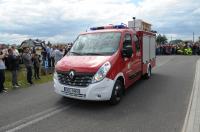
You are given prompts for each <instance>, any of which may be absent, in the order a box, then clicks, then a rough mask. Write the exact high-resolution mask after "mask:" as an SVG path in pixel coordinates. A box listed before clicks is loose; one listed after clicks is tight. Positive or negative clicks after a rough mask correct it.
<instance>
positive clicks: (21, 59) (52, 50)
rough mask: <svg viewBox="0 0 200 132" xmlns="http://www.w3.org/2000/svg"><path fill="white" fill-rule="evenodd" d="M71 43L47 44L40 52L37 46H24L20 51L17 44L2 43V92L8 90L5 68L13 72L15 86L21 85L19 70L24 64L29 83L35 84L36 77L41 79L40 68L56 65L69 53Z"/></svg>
mask: <svg viewBox="0 0 200 132" xmlns="http://www.w3.org/2000/svg"><path fill="white" fill-rule="evenodd" d="M70 48H71V46H69V45H51V44H49V45H47V46H46V47H43V48H41V50H39V53H38V51H37V49H36V47H23V48H22V49H21V50H20V52H19V51H18V49H17V48H16V46H6V45H0V93H2V92H6V89H5V88H4V82H5V70H8V71H10V72H11V75H12V86H13V88H18V87H20V84H19V83H18V79H17V78H18V71H19V69H20V64H23V65H24V66H25V68H26V72H27V83H29V84H31V85H32V84H33V83H34V82H33V81H32V78H33V77H32V76H33V73H32V70H34V78H35V79H40V69H41V68H49V67H54V66H55V64H56V63H57V62H58V61H59V60H60V59H61V58H62V57H63V56H64V55H66V54H67V52H68V51H69V49H70Z"/></svg>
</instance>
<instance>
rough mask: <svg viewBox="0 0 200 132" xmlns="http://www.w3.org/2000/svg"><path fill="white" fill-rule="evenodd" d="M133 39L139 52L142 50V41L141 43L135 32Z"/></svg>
mask: <svg viewBox="0 0 200 132" xmlns="http://www.w3.org/2000/svg"><path fill="white" fill-rule="evenodd" d="M133 40H134V42H135V49H136V51H137V52H139V51H140V43H139V39H138V37H137V35H135V34H134V35H133Z"/></svg>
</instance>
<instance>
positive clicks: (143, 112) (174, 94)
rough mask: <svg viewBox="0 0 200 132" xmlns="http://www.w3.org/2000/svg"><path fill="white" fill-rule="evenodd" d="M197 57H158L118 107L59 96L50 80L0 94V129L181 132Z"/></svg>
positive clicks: (69, 131)
mask: <svg viewBox="0 0 200 132" xmlns="http://www.w3.org/2000/svg"><path fill="white" fill-rule="evenodd" d="M197 59H199V57H197V56H161V57H157V67H156V68H155V69H154V70H153V75H152V78H150V79H149V80H140V81H138V82H137V83H136V84H134V85H133V86H132V87H130V89H129V90H127V92H126V96H125V97H124V98H123V100H122V102H121V103H120V104H118V105H117V106H110V105H109V104H108V103H106V102H86V101H77V100H71V99H65V98H62V97H61V96H60V95H57V94H56V93H54V91H53V83H48V84H42V85H37V86H36V85H35V86H33V87H30V88H27V89H16V90H13V91H11V92H9V93H4V94H1V95H0V131H9V132H13V131H20V132H180V131H181V129H182V126H183V123H184V119H185V115H186V112H187V106H188V103H189V98H190V94H191V90H192V86H193V80H194V75H195V66H196V61H197Z"/></svg>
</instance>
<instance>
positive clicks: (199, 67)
mask: <svg viewBox="0 0 200 132" xmlns="http://www.w3.org/2000/svg"><path fill="white" fill-rule="evenodd" d="M199 81H200V59H198V60H197V63H196V71H195V77H194V83H193V88H192V92H191V95H190V101H189V104H188V108H187V113H186V116H185V121H184V125H183V127H182V131H181V132H195V131H194V127H195V125H199V124H197V123H195V117H196V116H195V115H196V111H197V109H198V108H197V103H198V98H200V94H199V93H198V92H199V90H200V85H199ZM196 132H199V131H196Z"/></svg>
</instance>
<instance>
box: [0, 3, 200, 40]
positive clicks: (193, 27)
mask: <svg viewBox="0 0 200 132" xmlns="http://www.w3.org/2000/svg"><path fill="white" fill-rule="evenodd" d="M199 7H200V2H199V0H165V1H162V2H161V1H160V0H123V1H122V0H101V1H100V0H67V1H66V0H42V1H39V0H34V1H33V0H0V34H1V35H2V34H3V35H2V36H0V41H2V40H3V41H5V42H10V41H11V40H9V39H12V42H14V41H15V40H16V43H19V40H21V38H24V36H25V37H32V38H43V39H49V40H51V41H53V42H66V41H73V40H74V38H76V36H77V35H78V33H80V32H82V31H85V30H86V29H87V28H89V27H91V26H98V25H107V24H120V23H121V22H123V23H127V21H128V20H131V18H132V17H133V16H136V18H139V19H144V20H145V21H148V22H150V23H152V24H153V28H154V29H155V30H157V31H158V32H159V33H162V34H172V35H174V38H176V37H177V38H180V37H184V38H185V39H186V38H187V39H188V38H190V34H191V33H192V32H195V34H196V35H197V36H200V29H199V28H197V27H199V25H200V17H199V15H200V8H199ZM6 36H7V37H8V38H7V39H6V38H5V37H6ZM18 38H19V40H18ZM184 38H183V39H184Z"/></svg>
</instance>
